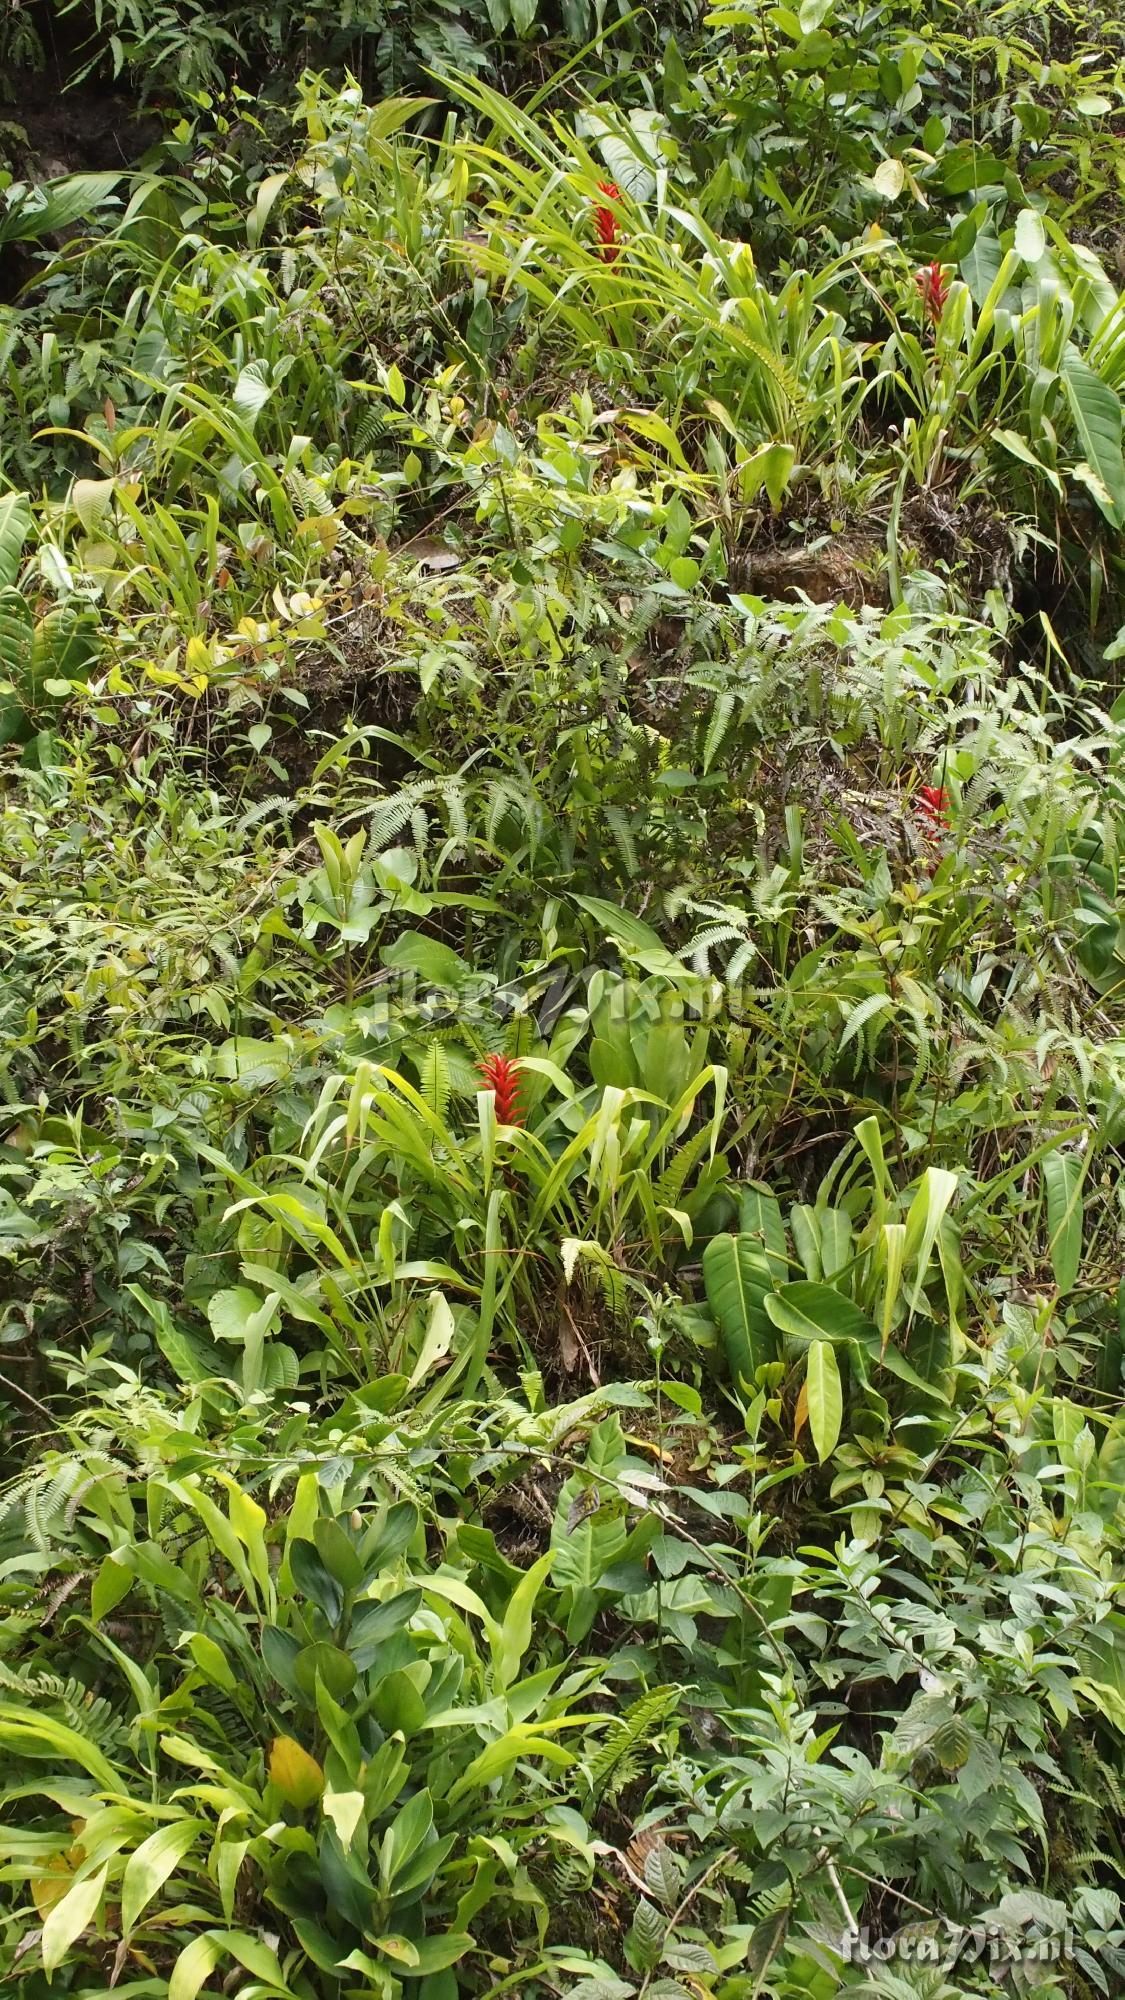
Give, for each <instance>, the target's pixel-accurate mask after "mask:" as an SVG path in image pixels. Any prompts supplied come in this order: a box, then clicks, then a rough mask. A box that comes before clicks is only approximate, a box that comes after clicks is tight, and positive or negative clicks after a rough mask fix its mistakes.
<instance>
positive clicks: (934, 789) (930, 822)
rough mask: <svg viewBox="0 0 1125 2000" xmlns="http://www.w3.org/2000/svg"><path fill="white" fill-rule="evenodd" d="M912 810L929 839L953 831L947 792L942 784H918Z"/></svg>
mask: <svg viewBox="0 0 1125 2000" xmlns="http://www.w3.org/2000/svg"><path fill="white" fill-rule="evenodd" d="M914 810H915V812H916V813H917V814H918V817H919V819H920V820H921V821H922V826H923V829H924V831H925V832H926V833H927V834H928V836H929V838H930V839H931V840H936V839H937V838H938V836H939V835H940V834H943V833H951V832H952V831H953V826H952V822H951V820H950V817H949V793H948V792H947V791H946V789H945V786H944V785H920V786H919V787H918V793H917V797H916V799H915V802H914Z"/></svg>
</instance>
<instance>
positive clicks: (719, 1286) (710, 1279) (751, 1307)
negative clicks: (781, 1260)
mask: <svg viewBox="0 0 1125 2000" xmlns="http://www.w3.org/2000/svg"><path fill="white" fill-rule="evenodd" d="M703 1284H704V1289H705V1291H706V1293H707V1303H708V1305H709V1306H710V1308H711V1311H712V1312H713V1313H714V1315H715V1318H716V1320H717V1321H718V1323H719V1330H720V1332H721V1333H722V1336H723V1346H724V1349H725V1351H726V1357H727V1364H728V1366H729V1368H730V1372H731V1379H732V1381H733V1383H734V1386H735V1390H736V1392H737V1393H738V1394H740V1395H742V1394H745V1391H746V1389H748V1388H752V1386H753V1383H754V1378H755V1376H756V1375H757V1372H758V1370H759V1368H761V1367H762V1365H763V1364H764V1363H765V1362H767V1361H772V1360H774V1359H775V1356H776V1353H777V1343H776V1341H775V1340H774V1338H773V1334H772V1331H771V1327H770V1321H769V1318H768V1315H767V1313H766V1311H765V1307H764V1301H765V1298H766V1294H767V1293H768V1292H771V1291H772V1290H773V1284H774V1278H773V1273H772V1271H771V1269H770V1264H769V1259H768V1257H767V1256H766V1253H765V1250H764V1248H763V1247H762V1245H761V1244H760V1243H759V1242H758V1241H756V1240H755V1238H754V1237H752V1236H729V1235H723V1236H715V1237H713V1238H712V1240H711V1242H710V1243H709V1244H708V1245H707V1248H706V1250H705V1251H704V1253H703Z"/></svg>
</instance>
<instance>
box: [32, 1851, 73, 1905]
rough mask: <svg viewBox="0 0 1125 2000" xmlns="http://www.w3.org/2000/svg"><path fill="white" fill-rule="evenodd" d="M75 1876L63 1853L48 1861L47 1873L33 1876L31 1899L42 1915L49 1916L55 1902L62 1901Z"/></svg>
mask: <svg viewBox="0 0 1125 2000" xmlns="http://www.w3.org/2000/svg"><path fill="white" fill-rule="evenodd" d="M73 1878H74V1871H73V1869H72V1868H70V1867H69V1866H68V1864H67V1862H66V1861H65V1859H64V1858H63V1856H62V1855H61V1854H56V1855H54V1856H53V1858H52V1859H51V1860H50V1861H48V1863H47V1871H46V1874H44V1875H35V1876H33V1877H32V1879H31V1882H30V1884H29V1886H30V1889H31V1900H32V1902H33V1903H34V1904H35V1907H36V1909H37V1910H38V1912H39V1915H40V1916H41V1917H47V1916H49V1915H50V1913H51V1911H52V1910H53V1909H54V1907H55V1904H56V1903H61V1902H62V1899H63V1897H64V1896H65V1895H66V1892H67V1890H68V1889H69V1887H70V1885H71V1882H72V1880H73Z"/></svg>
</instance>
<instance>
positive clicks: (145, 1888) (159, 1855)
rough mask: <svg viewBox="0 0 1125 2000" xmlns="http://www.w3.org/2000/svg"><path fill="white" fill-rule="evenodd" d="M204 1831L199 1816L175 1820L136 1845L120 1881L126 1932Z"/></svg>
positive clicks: (122, 1913) (122, 1922) (122, 1912)
mask: <svg viewBox="0 0 1125 2000" xmlns="http://www.w3.org/2000/svg"><path fill="white" fill-rule="evenodd" d="M204 1832H206V1828H205V1826H204V1823H203V1821H202V1820H200V1819H187V1820H174V1821H173V1822H172V1824H171V1825H170V1826H161V1827H158V1828H157V1830H156V1832H155V1833H150V1834H149V1836H148V1839H147V1840H142V1842H141V1844H140V1846H139V1847H138V1848H135V1849H134V1851H133V1853H132V1854H131V1855H130V1856H129V1859H128V1861H127V1862H126V1864H125V1874H124V1877H123V1880H122V1884H121V1927H122V1930H123V1931H124V1932H125V1933H126V1934H128V1932H129V1931H131V1930H132V1928H133V1926H134V1924H135V1923H136V1921H137V1918H138V1917H139V1916H140V1914H141V1911H142V1910H144V1909H146V1908H147V1906H148V1904H149V1903H151V1901H152V1899H153V1897H154V1896H155V1895H156V1893H157V1891H158V1890H159V1889H161V1888H162V1887H163V1885H164V1883H165V1882H166V1881H167V1880H168V1877H169V1875H171V1874H172V1872H173V1870H174V1869H175V1868H176V1867H177V1866H178V1864H179V1863H180V1862H181V1861H182V1860H183V1858H184V1856H185V1854H187V1853H188V1851H189V1849H190V1848H192V1847H193V1846H194V1845H195V1842H196V1840H197V1839H198V1837H199V1835H200V1834H201V1833H204Z"/></svg>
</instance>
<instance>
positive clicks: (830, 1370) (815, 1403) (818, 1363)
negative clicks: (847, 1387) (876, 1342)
mask: <svg viewBox="0 0 1125 2000" xmlns="http://www.w3.org/2000/svg"><path fill="white" fill-rule="evenodd" d="M805 1396H806V1401H807V1407H808V1413H809V1429H810V1431H811V1432H812V1440H813V1443H814V1445H815V1446H816V1455H817V1457H818V1458H819V1460H820V1462H821V1464H822V1465H823V1464H824V1461H825V1459H826V1458H829V1457H831V1455H832V1452H833V1451H834V1449H835V1446H836V1441H837V1439H838V1437H839V1435H840V1425H841V1424H842V1423H843V1420H844V1393H843V1389H842V1387H841V1384H840V1370H839V1367H838V1365H837V1361H836V1351H835V1349H834V1347H833V1346H832V1343H831V1341H829V1340H814V1341H813V1342H812V1343H811V1345H810V1347H809V1351H808V1361H807V1364H806V1369H805Z"/></svg>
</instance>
